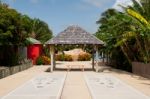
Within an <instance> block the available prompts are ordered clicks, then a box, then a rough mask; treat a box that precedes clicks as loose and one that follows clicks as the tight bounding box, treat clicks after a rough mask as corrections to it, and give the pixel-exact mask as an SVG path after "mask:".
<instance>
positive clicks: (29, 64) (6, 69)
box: [0, 61, 32, 79]
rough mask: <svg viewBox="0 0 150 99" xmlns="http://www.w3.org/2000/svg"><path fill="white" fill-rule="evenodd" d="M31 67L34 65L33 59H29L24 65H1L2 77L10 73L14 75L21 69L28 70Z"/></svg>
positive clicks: (0, 72)
mask: <svg viewBox="0 0 150 99" xmlns="http://www.w3.org/2000/svg"><path fill="white" fill-rule="evenodd" d="M30 67H32V62H31V61H28V62H26V63H25V64H22V65H17V66H12V67H0V79H1V78H4V77H7V76H9V75H13V74H15V73H18V72H20V71H23V70H26V69H28V68H30Z"/></svg>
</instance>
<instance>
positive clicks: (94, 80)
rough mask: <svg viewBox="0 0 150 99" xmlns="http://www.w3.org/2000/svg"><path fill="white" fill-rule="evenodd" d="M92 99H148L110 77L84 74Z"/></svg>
mask: <svg viewBox="0 0 150 99" xmlns="http://www.w3.org/2000/svg"><path fill="white" fill-rule="evenodd" d="M84 78H85V81H86V83H87V86H88V88H89V91H90V93H91V96H92V99H150V97H148V96H146V95H144V94H142V93H141V92H139V91H138V90H136V89H134V88H133V87H131V86H129V85H127V84H125V83H124V82H122V81H121V80H119V79H117V78H116V77H114V76H112V75H107V74H94V73H85V74H84Z"/></svg>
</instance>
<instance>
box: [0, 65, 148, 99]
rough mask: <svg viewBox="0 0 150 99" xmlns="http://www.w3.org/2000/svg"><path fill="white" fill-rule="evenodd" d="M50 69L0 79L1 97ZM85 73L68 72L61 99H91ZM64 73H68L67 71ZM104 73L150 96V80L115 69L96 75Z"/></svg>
mask: <svg viewBox="0 0 150 99" xmlns="http://www.w3.org/2000/svg"><path fill="white" fill-rule="evenodd" d="M48 68H49V67H48V66H37V67H32V68H30V69H28V70H25V71H22V72H20V73H17V74H14V75H11V76H8V77H6V78H3V79H0V97H1V96H4V95H6V94H8V93H9V92H11V91H12V90H14V89H15V88H17V87H19V86H20V85H22V84H24V83H25V82H27V81H29V80H30V79H32V78H33V77H35V76H37V75H39V74H41V73H44V71H46V70H47V69H48ZM85 72H87V71H85ZM85 72H82V71H71V72H68V74H67V78H66V81H65V85H64V88H63V92H62V96H61V99H91V96H90V93H89V90H88V88H87V86H86V83H85V81H84V77H83V74H84V73H85ZM89 72H90V71H89ZM62 73H66V71H64V72H62ZM93 73H95V72H93ZM103 73H104V74H110V75H113V76H115V77H117V78H118V79H120V80H121V81H123V82H125V83H126V84H128V85H130V86H132V87H134V88H135V89H137V90H139V91H141V92H142V93H144V94H145V95H147V96H150V79H146V78H143V77H140V76H136V75H133V74H131V73H127V72H124V71H120V70H115V69H113V70H112V71H108V70H106V71H104V72H102V73H95V74H103Z"/></svg>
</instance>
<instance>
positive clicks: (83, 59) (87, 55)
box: [78, 53, 91, 61]
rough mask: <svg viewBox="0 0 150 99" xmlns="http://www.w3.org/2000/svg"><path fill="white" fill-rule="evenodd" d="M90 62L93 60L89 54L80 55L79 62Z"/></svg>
mask: <svg viewBox="0 0 150 99" xmlns="http://www.w3.org/2000/svg"><path fill="white" fill-rule="evenodd" d="M90 60H91V54H89V53H84V54H79V56H78V61H90Z"/></svg>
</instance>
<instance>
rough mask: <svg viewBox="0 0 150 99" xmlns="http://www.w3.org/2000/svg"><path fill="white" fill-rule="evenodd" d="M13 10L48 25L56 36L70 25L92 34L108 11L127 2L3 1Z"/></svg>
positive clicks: (83, 0)
mask: <svg viewBox="0 0 150 99" xmlns="http://www.w3.org/2000/svg"><path fill="white" fill-rule="evenodd" d="M3 1H4V2H6V3H8V4H9V5H10V6H11V7H12V8H14V9H17V11H19V12H21V13H22V14H27V15H29V16H30V17H32V18H34V17H35V18H39V19H41V20H43V21H45V22H46V23H48V25H49V27H50V29H51V30H52V31H53V33H54V35H56V34H57V33H59V32H61V31H62V30H64V29H65V28H66V27H67V26H69V25H79V26H81V27H82V28H84V29H85V30H87V31H88V32H90V33H95V32H96V31H97V28H98V25H97V24H96V21H97V20H98V19H99V18H100V15H101V13H102V12H104V11H105V10H106V9H108V8H111V7H114V6H116V3H117V2H118V1H126V0H117V1H116V0H3Z"/></svg>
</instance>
